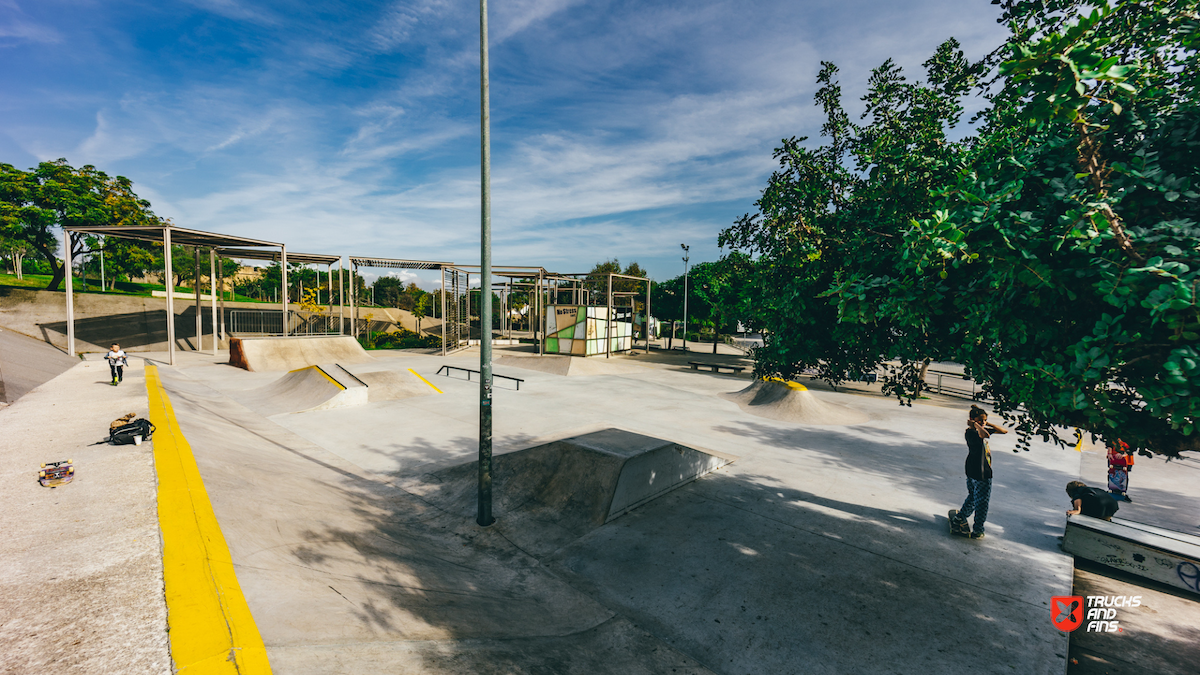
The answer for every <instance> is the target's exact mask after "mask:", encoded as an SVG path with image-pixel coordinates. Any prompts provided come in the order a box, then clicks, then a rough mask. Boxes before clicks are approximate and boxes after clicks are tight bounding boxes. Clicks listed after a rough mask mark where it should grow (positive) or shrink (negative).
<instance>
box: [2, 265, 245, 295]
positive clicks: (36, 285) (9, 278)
mask: <svg viewBox="0 0 1200 675" xmlns="http://www.w3.org/2000/svg"><path fill="white" fill-rule="evenodd" d="M73 281H74V288H75V292H76V293H107V294H109V295H134V296H141V297H150V293H151V291H163V290H166V286H164V285H163V284H137V283H132V282H128V281H118V282H117V287H116V289H115V290H114V289H111V288H110V289H108V290H104V291H102V290H100V283H99V280H98V279H92V278H91V277H88V280H87V287H86V288H84V285H83V280H82V279H80V278H79V277H78V276H75V277H73ZM49 283H50V275H49V274H26V275H25V278H24V279H17V277H16V276H15V275H12V274H4V273H2V272H0V286H14V287H17V288H31V289H36V290H42V289H44V288H46V286H47V285H48V284H49ZM201 292H202V293H204V294H207V293H208V289H207V288H203V289H201ZM175 293H176V294H177V295H176V297H181V296H182V297H187V296H193V297H194V295H195V291H194V290H193V289H191V288H184V287H182V286H176V287H175ZM225 300H226V301H229V302H264V301H262V300H258V299H255V298H248V297H246V296H244V295H237V294H235V297H234V298H230V297H229V296H226V297H225Z"/></svg>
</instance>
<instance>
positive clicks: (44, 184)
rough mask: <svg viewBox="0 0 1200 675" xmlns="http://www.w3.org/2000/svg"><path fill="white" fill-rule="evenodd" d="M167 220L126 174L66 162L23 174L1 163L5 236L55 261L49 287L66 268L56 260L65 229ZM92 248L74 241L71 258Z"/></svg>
mask: <svg viewBox="0 0 1200 675" xmlns="http://www.w3.org/2000/svg"><path fill="white" fill-rule="evenodd" d="M163 222H164V221H163V220H162V219H160V218H158V217H157V216H155V215H154V212H153V211H151V210H150V202H148V201H146V200H144V199H141V198H139V197H138V196H137V195H136V194H135V193H134V191H133V182H132V181H130V180H129V179H128V178H125V177H124V176H116V177H110V176H108V175H107V174H105V173H104V172H103V171H99V170H97V169H96V167H94V166H91V165H86V166H83V167H80V168H78V169H76V168H73V167H71V166H70V165H69V164H67V161H66V160H65V159H59V160H56V161H54V162H42V163H40V164H38V166H37V168H36V169H31V170H30V171H21V170H20V169H17V168H15V167H13V166H12V165H10V164H0V226H2V227H3V228H4V234H6V235H7V236H10V237H15V238H19V239H21V240H23V241H25V242H27V243H28V244H29V246H31V247H32V248H33V249H34V250H36V251H37V252H38V253H39V254H41V256H42V257H44V258H45V259H46V260H47V261H49V263H50V267H51V278H50V283H49V285H48V286H47V288H48V289H50V290H56V289H57V288H58V287H59V284H61V283H62V280H63V277H64V276H65V274H66V270H65V269H64V267H63V264H62V262H61V261H60V260H59V259H58V258H57V257H56V255H55V254H56V253H57V251H58V246H59V236H58V234H57V233H56V232H55V230H56V229H57V228H61V227H63V226H72V225H74V226H126V227H128V226H156V227H161V226H162V224H163ZM88 252H89V250H88V248H87V246H86V244H85V243H84V242H83V240H82V238H79V237H72V243H71V251H70V252H68V254H67V255H66V258H67V259H70V260H74V259H75V258H76V257H77V256H79V255H82V254H86V253H88Z"/></svg>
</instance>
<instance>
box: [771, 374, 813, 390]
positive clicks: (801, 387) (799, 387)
mask: <svg viewBox="0 0 1200 675" xmlns="http://www.w3.org/2000/svg"><path fill="white" fill-rule="evenodd" d="M763 379H764V380H768V381H770V382H779V383H780V384H786V385H787V388H788V389H795V390H796V391H808V387H806V386H804V385H802V384H800V383H799V382H792V381H791V380H785V379H783V378H781V377H764V378H763Z"/></svg>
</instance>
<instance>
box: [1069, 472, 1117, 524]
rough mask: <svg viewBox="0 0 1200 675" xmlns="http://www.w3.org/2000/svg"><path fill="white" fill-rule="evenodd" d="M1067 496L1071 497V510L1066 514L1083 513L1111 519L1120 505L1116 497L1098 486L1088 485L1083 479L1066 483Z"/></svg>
mask: <svg viewBox="0 0 1200 675" xmlns="http://www.w3.org/2000/svg"><path fill="white" fill-rule="evenodd" d="M1067 496H1068V497H1070V498H1071V507H1072V508H1071V510H1070V511H1067V515H1068V516H1075V515H1079V514H1083V515H1085V516H1091V517H1093V518H1103V519H1104V520H1112V517H1113V514H1114V513H1116V512H1117V509H1119V508H1121V505H1120V504H1118V503H1117V499H1116V497H1113V496H1112V495H1111V494H1109V493H1107V492H1105V491H1104V490H1101V489H1100V488H1094V487H1088V486H1087V484H1086V483H1084V482H1083V481H1078V480H1073V481H1071V482H1070V483H1067Z"/></svg>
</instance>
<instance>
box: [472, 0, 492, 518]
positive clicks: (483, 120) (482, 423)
mask: <svg viewBox="0 0 1200 675" xmlns="http://www.w3.org/2000/svg"><path fill="white" fill-rule="evenodd" d="M487 29H488V23H487V0H479V110H480V132H481V133H480V142H479V149H480V160H481V161H480V176H479V177H480V183H481V185H480V192H481V195H480V196H481V198H482V199H481V201H482V204H481V206H482V209H481V213H480V216H481V217H480V237H479V239H480V241H479V244H480V246H479V252H480V256H479V257H480V260H479V274H480V280H479V303H480V306H479V510H478V513H477V514H476V517H475V522H476V523H478V524H479V525H480V526H483V527H487V526H488V525H491V524H492V523H493V522H495V519H493V518H492V297H491V294H492V194H491V178H492V176H491V173H492V138H491V120H490V119H489V116H490V111H489V109H488V108H489V103H490V102H489V100H488V34H487ZM485 291H486V292H487V294H488V297H487V298H484V297H483V293H484V292H485Z"/></svg>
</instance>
